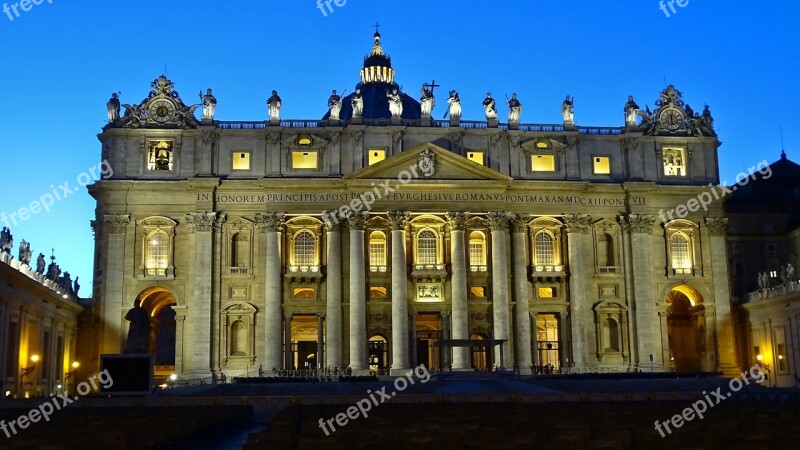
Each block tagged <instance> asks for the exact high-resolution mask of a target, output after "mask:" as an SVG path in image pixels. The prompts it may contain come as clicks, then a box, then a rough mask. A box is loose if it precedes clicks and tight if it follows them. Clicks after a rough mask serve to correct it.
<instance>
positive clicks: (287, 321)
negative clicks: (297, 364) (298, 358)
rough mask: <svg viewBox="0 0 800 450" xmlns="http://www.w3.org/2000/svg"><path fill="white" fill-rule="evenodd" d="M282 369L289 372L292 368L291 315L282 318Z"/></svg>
mask: <svg viewBox="0 0 800 450" xmlns="http://www.w3.org/2000/svg"><path fill="white" fill-rule="evenodd" d="M283 342H284V344H283V368H284V369H286V370H291V369H292V367H293V366H294V358H292V315H291V314H286V315H284V316H283Z"/></svg>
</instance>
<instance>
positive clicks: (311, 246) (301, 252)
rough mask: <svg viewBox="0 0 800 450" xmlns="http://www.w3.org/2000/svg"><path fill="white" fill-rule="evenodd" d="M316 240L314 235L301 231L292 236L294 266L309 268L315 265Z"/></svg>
mask: <svg viewBox="0 0 800 450" xmlns="http://www.w3.org/2000/svg"><path fill="white" fill-rule="evenodd" d="M316 250H317V240H316V238H315V237H314V234H313V233H311V232H310V231H308V230H303V231H300V232H299V233H297V234H296V235H295V236H294V255H293V256H294V265H295V266H300V267H301V268H302V267H310V266H315V265H316Z"/></svg>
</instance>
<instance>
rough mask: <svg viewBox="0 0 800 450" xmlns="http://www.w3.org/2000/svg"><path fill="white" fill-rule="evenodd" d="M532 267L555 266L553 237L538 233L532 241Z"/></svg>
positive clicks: (546, 233) (545, 232)
mask: <svg viewBox="0 0 800 450" xmlns="http://www.w3.org/2000/svg"><path fill="white" fill-rule="evenodd" d="M533 254H534V259H533V262H534V265H536V266H553V265H554V264H555V246H554V239H553V235H551V234H550V233H548V232H547V231H540V232H539V233H537V234H536V237H535V239H534V252H533Z"/></svg>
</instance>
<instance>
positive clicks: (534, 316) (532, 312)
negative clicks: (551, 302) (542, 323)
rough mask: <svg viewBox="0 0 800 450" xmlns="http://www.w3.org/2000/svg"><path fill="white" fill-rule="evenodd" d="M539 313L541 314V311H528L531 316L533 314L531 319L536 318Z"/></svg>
mask: <svg viewBox="0 0 800 450" xmlns="http://www.w3.org/2000/svg"><path fill="white" fill-rule="evenodd" d="M538 314H539V313H537V312H536V311H530V312H528V315H529V316H531V319H535V318H536V315H538Z"/></svg>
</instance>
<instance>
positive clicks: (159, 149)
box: [147, 140, 174, 171]
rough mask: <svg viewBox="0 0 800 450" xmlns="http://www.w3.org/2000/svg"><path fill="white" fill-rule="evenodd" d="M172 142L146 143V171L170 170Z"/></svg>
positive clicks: (155, 141)
mask: <svg viewBox="0 0 800 450" xmlns="http://www.w3.org/2000/svg"><path fill="white" fill-rule="evenodd" d="M173 159H174V142H173V141H168V140H154V141H149V142H148V143H147V170H149V171H157V170H172V167H173Z"/></svg>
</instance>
